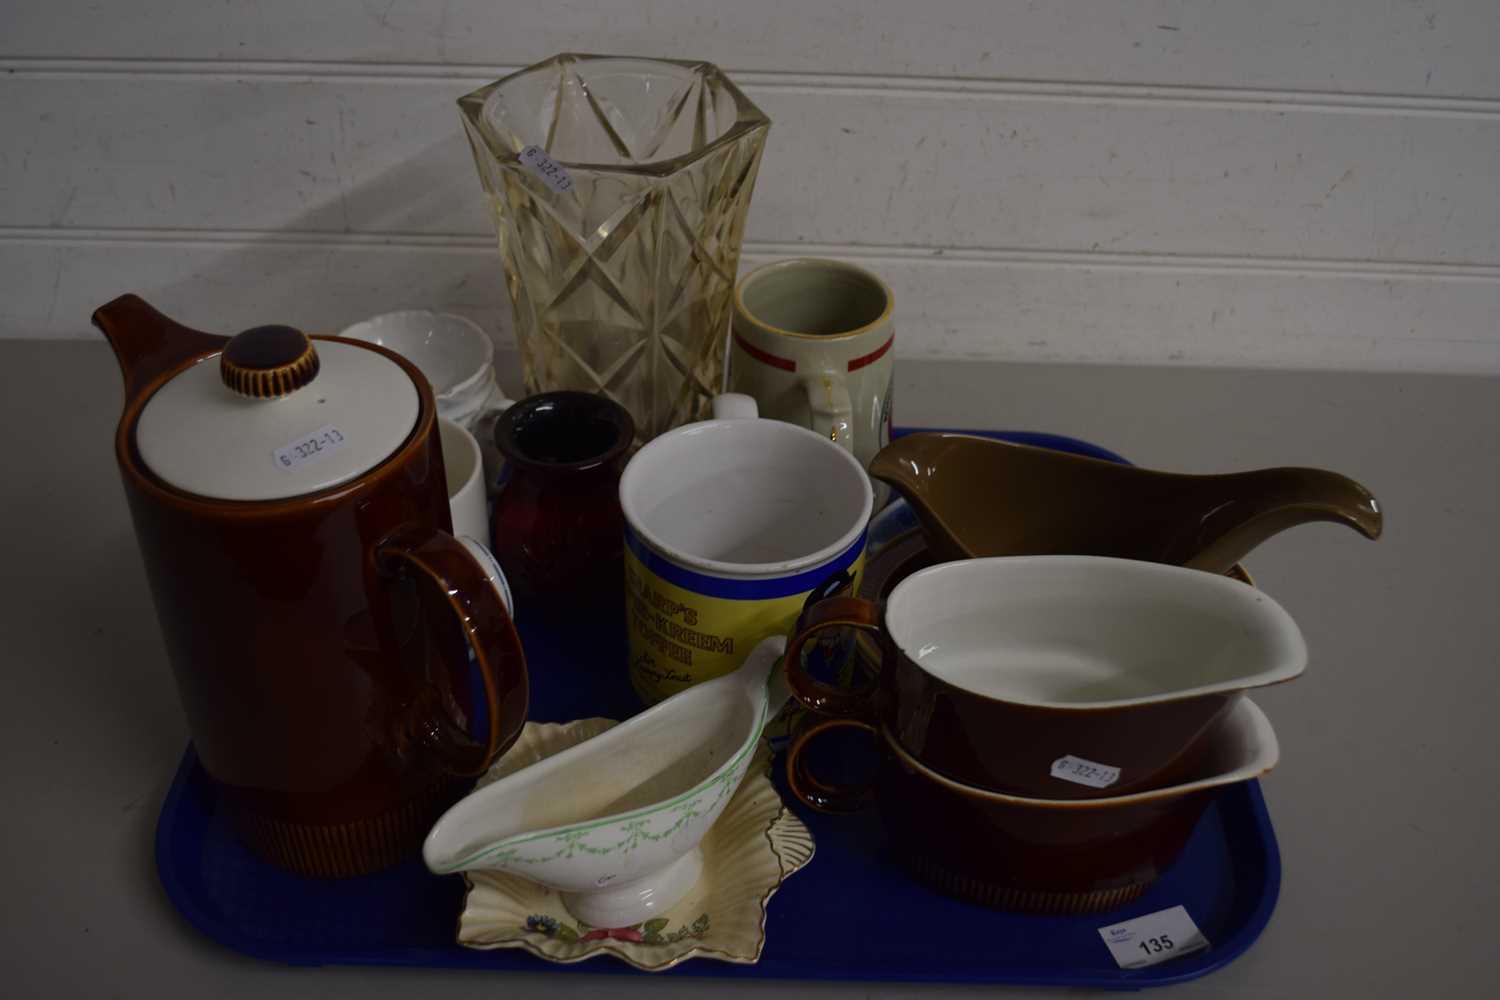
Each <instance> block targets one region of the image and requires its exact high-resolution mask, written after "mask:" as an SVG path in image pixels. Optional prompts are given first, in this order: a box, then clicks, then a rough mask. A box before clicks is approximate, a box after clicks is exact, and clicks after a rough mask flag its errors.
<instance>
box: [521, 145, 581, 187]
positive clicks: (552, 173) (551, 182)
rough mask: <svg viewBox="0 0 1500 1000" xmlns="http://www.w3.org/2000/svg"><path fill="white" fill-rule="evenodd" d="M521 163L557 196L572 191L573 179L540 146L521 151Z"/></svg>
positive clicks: (528, 147)
mask: <svg viewBox="0 0 1500 1000" xmlns="http://www.w3.org/2000/svg"><path fill="white" fill-rule="evenodd" d="M521 163H522V164H523V165H524V166H525V167H526V169H528V170H530V171H531V172H532V173H534V174H536V175H537V176H538V177H540V178H541V179H542V183H543V184H545V185H547V186H548V187H549V188H551V189H552V190H554V191H556V192H557V193H558V194H567V193H568V192H569V191H571V190H573V178H572V177H570V176H568V172H567V171H566V170H565V169H563V165H562V164H561V163H558V162H557V161H556V160H554V159H552V157H550V156H548V155H547V151H546V150H545V149H543V148H542V147H541V146H527V147H526V148H525V149H523V150H521Z"/></svg>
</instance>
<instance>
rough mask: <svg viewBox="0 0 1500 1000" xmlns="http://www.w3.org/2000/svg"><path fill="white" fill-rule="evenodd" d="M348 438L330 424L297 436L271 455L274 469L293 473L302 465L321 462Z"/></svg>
mask: <svg viewBox="0 0 1500 1000" xmlns="http://www.w3.org/2000/svg"><path fill="white" fill-rule="evenodd" d="M347 440H349V438H348V437H347V436H346V435H345V434H344V432H343V431H341V430H339V429H338V428H337V427H335V426H333V425H332V424H325V425H323V426H322V427H319V428H318V429H317V430H315V431H309V432H308V433H306V434H301V435H298V437H297V438H296V440H294V441H289V442H287V443H286V444H284V445H282V446H281V447H280V448H277V449H276V450H275V451H274V452H272V453H271V460H272V461H274V462H275V463H276V468H278V469H280V470H281V471H283V472H295V471H297V470H298V469H300V468H302V467H303V466H304V465H312V464H313V463H314V462H321V461H322V460H323V459H325V458H327V457H328V456H329V455H331V454H333V453H334V452H336V451H338V450H339V449H340V448H342V447H343V446H344V442H345V441H347Z"/></svg>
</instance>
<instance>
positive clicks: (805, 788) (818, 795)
mask: <svg viewBox="0 0 1500 1000" xmlns="http://www.w3.org/2000/svg"><path fill="white" fill-rule="evenodd" d="M830 729H863V730H864V731H865V732H868V733H873V734H875V735H876V736H877V737H878V736H879V731H878V730H877V729H876V728H875V727H874V726H873V725H871V724H870V723H868V722H865V721H864V720H863V719H822V720H820V721H819V722H817V723H816V724H815V725H812V726H809V727H808V728H807V729H806V730H805V731H803V732H802V733H801V734H800V735H799V736H798V737H797V738H796V739H795V740H793V741H792V745H791V746H790V747H789V748H788V749H787V752H786V783H787V785H788V787H790V788H791V790H792V794H793V795H795V796H797V798H799V799H801V800H802V801H803V802H804V803H806V804H807V805H809V806H811V807H812V808H814V809H816V810H818V811H819V812H826V813H852V812H858V811H859V810H860V809H863V808H864V807H865V806H866V805H868V804H869V802H870V799H871V797H872V795H873V792H874V788H875V785H874V783H873V782H869V783H866V784H863V785H830V784H827V783H825V782H823V781H820V780H818V778H817V777H815V776H814V775H813V773H812V771H810V770H809V769H808V767H807V765H806V764H805V763H803V760H802V751H803V750H804V749H805V748H806V747H807V744H808V743H810V742H812V740H813V739H814V738H815V737H817V736H818V735H819V734H821V733H826V732H828V731H829V730H830Z"/></svg>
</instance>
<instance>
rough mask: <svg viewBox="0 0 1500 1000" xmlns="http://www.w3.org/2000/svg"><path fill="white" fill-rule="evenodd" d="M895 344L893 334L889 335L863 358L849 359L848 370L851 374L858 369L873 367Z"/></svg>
mask: <svg viewBox="0 0 1500 1000" xmlns="http://www.w3.org/2000/svg"><path fill="white" fill-rule="evenodd" d="M895 342H896V335H895V334H894V333H893V334H891V336H890V339H889V340H887V341H886V342H885V343H883V344H881V345H880V346H879V347H877V348H875V350H873V351H871V352H870V353H869V354H866V355H865V356H864V357H860V358H853V359H851V360H850V362H849V370H850V371H851V372H852V371H857V370H859V369H860V368H863V367H864V366H865V365H873V364H874V363H875V362H877V361H879V360H880V359H881V358H883V357H885V352H886V351H889V350H890V349H891V345H892V344H894V343H895Z"/></svg>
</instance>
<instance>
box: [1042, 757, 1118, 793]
mask: <svg viewBox="0 0 1500 1000" xmlns="http://www.w3.org/2000/svg"><path fill="white" fill-rule="evenodd" d="M1052 777H1054V778H1061V779H1062V780H1064V781H1071V782H1073V783H1074V784H1076V785H1088V786H1089V787H1090V788H1108V787H1109V786H1110V785H1113V784H1114V783H1115V782H1117V781H1119V780H1120V769H1119V768H1118V767H1110V766H1109V765H1108V764H1098V763H1095V762H1094V761H1091V760H1084V759H1083V758H1082V757H1074V756H1073V755H1072V754H1069V755H1068V756H1066V757H1059V758H1057V759H1056V760H1054V761H1053V762H1052Z"/></svg>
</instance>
